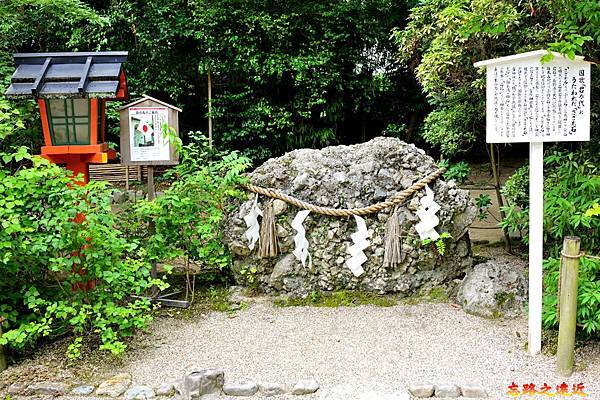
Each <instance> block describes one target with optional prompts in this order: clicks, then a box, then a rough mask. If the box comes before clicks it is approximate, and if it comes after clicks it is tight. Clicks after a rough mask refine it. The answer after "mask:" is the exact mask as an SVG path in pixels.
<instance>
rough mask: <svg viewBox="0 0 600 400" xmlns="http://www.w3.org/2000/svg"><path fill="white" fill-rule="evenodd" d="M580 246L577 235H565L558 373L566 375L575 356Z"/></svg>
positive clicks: (571, 372)
mask: <svg viewBox="0 0 600 400" xmlns="http://www.w3.org/2000/svg"><path fill="white" fill-rule="evenodd" d="M580 246H581V241H580V240H579V238H578V237H577V236H567V237H565V239H564V241H563V248H562V256H561V265H562V285H561V289H560V299H559V302H560V317H559V318H560V319H559V324H560V325H559V328H558V350H557V352H556V373H557V374H558V375H560V376H565V377H567V376H571V374H573V360H574V358H575V331H576V329H577V285H578V280H579V249H580Z"/></svg>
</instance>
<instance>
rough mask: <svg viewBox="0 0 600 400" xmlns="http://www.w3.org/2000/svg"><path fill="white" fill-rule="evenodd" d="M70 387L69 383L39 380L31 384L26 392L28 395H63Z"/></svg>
mask: <svg viewBox="0 0 600 400" xmlns="http://www.w3.org/2000/svg"><path fill="white" fill-rule="evenodd" d="M68 388H69V385H67V384H66V383H62V382H38V383H33V384H31V385H29V386H28V387H27V390H26V391H25V394H27V395H28V396H35V395H47V396H62V395H63V394H65V393H66V392H67V389H68Z"/></svg>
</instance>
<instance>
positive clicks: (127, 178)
mask: <svg viewBox="0 0 600 400" xmlns="http://www.w3.org/2000/svg"><path fill="white" fill-rule="evenodd" d="M125 190H126V191H128V192H129V165H126V166H125Z"/></svg>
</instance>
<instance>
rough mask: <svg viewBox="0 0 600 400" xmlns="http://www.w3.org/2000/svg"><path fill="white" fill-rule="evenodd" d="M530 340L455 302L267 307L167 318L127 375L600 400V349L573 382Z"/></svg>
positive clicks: (522, 329)
mask: <svg viewBox="0 0 600 400" xmlns="http://www.w3.org/2000/svg"><path fill="white" fill-rule="evenodd" d="M526 338H527V325H526V320H525V319H523V318H521V319H517V320H510V321H497V320H494V321H490V320H485V319H481V318H477V317H474V316H470V315H467V314H465V313H464V312H463V311H461V310H460V309H456V308H454V307H453V306H452V305H451V304H446V303H444V304H419V305H398V306H394V307H387V308H378V307H373V306H361V307H353V308H346V307H340V308H314V307H290V308H279V307H274V306H273V305H271V303H270V302H269V301H267V300H265V299H263V300H261V301H259V302H257V303H255V304H252V305H250V307H249V308H248V309H246V310H244V311H241V312H239V313H238V315H237V316H234V317H232V316H230V315H228V314H227V313H211V314H209V315H208V316H206V317H201V318H198V319H196V320H192V321H189V320H179V319H170V318H162V319H159V320H158V321H156V323H155V324H154V325H153V327H152V329H151V331H150V333H149V334H147V335H146V336H145V338H143V339H142V341H143V342H147V343H146V346H144V347H145V349H144V350H136V351H132V352H130V353H129V354H128V356H127V359H126V360H125V365H124V366H122V367H120V368H119V370H120V371H123V370H125V371H129V372H131V374H132V376H133V380H134V383H139V384H151V385H157V384H159V383H161V382H165V381H169V380H171V379H177V378H179V377H180V376H181V375H182V373H183V371H185V370H186V369H188V368H189V367H194V366H195V367H200V368H208V367H218V368H221V369H223V370H224V371H225V379H226V381H238V380H244V379H250V380H253V381H256V382H259V383H260V382H275V383H276V382H279V383H289V384H293V383H294V382H295V381H296V380H297V379H299V378H302V377H305V376H311V375H312V376H314V377H315V378H316V379H317V380H318V381H319V382H320V384H321V389H320V390H319V391H318V392H317V394H315V395H312V396H305V397H303V398H315V399H316V398H319V399H340V400H341V399H344V400H346V399H347V400H350V399H383V398H385V396H383V394H384V393H389V394H393V393H401V392H404V391H406V387H407V386H408V384H410V383H418V382H432V383H446V382H448V383H456V384H461V383H479V384H482V385H483V386H484V387H485V388H486V389H487V390H488V392H489V395H490V398H492V399H500V398H509V397H508V396H507V395H506V391H507V386H508V385H509V384H510V383H511V382H513V381H514V382H516V383H518V384H519V385H522V384H524V383H535V384H536V385H537V386H541V385H542V384H543V383H548V384H549V385H551V386H556V385H557V384H559V383H561V382H563V381H566V382H567V383H568V384H569V385H571V384H573V383H580V382H581V383H583V384H584V385H585V387H586V392H587V393H588V394H589V397H588V398H589V399H600V345H599V344H596V345H595V346H588V347H586V348H584V349H580V350H579V354H578V357H577V360H578V361H581V364H582V365H581V366H580V369H581V371H580V372H576V373H575V374H574V375H573V376H572V377H571V378H568V379H563V378H559V377H558V376H556V375H555V373H554V358H552V357H547V356H543V355H540V356H536V357H530V356H528V355H527V354H526V352H525V350H524V348H525V341H526ZM150 343H152V346H147V345H148V344H150ZM582 360H584V361H582ZM369 392H376V393H377V394H375V395H366V393H369ZM278 398H285V397H283V396H281V397H278ZM288 398H295V399H298V397H296V396H288ZM574 398H575V397H574Z"/></svg>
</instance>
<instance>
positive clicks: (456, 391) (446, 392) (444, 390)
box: [435, 384, 460, 397]
mask: <svg viewBox="0 0 600 400" xmlns="http://www.w3.org/2000/svg"><path fill="white" fill-rule="evenodd" d="M459 396H460V388H459V387H458V386H456V385H450V384H442V385H435V397H459Z"/></svg>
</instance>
